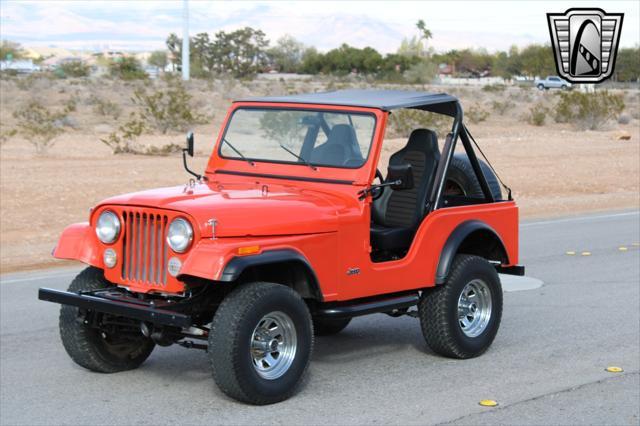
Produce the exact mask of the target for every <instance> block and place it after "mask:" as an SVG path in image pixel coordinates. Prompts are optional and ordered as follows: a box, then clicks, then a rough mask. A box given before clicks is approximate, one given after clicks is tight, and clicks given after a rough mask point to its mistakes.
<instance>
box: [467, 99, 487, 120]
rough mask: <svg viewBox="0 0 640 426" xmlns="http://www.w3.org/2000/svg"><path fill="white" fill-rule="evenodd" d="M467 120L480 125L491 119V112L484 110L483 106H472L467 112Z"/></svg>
mask: <svg viewBox="0 0 640 426" xmlns="http://www.w3.org/2000/svg"><path fill="white" fill-rule="evenodd" d="M464 116H465V118H467V119H468V120H469V121H470V122H472V123H473V124H478V123H480V122H481V121H485V120H486V119H487V118H489V111H487V110H486V109H484V108H483V107H482V106H481V105H478V104H476V105H471V106H470V107H469V108H468V109H467V110H466V111H465V112H464Z"/></svg>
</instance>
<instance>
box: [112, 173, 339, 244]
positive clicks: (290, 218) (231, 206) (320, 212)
mask: <svg viewBox="0 0 640 426" xmlns="http://www.w3.org/2000/svg"><path fill="white" fill-rule="evenodd" d="M265 189H266V190H265ZM341 204H342V205H343V204H344V203H343V202H340V198H339V197H336V196H332V195H331V194H327V193H324V192H319V191H315V190H310V189H305V188H298V187H293V186H283V185H272V184H269V185H263V184H259V185H258V184H224V185H218V184H217V183H201V184H196V185H194V186H193V187H186V186H176V187H169V188H158V189H152V190H148V191H142V192H135V193H130V194H124V195H119V196H116V197H112V198H109V199H106V200H104V201H103V202H101V203H100V205H128V206H138V207H150V208H157V209H164V210H173V211H179V212H181V213H184V214H185V215H186V216H189V217H191V219H192V220H193V221H195V222H196V223H195V224H194V226H196V224H197V226H198V228H199V229H200V235H201V237H203V238H206V237H211V227H210V226H209V225H208V224H207V222H209V221H210V220H211V219H215V220H216V221H217V224H216V228H215V229H216V232H215V234H216V235H215V236H216V237H243V236H265V235H299V234H315V233H324V232H334V231H336V230H337V227H338V215H337V212H338V210H339V209H340V207H341V206H340V205H341Z"/></svg>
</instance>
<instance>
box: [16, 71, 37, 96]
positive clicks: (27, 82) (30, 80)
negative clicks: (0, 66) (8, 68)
mask: <svg viewBox="0 0 640 426" xmlns="http://www.w3.org/2000/svg"><path fill="white" fill-rule="evenodd" d="M38 78H39V77H38V75H37V74H29V75H28V76H26V77H18V78H16V80H15V81H16V87H17V88H18V89H20V90H24V91H26V92H28V91H29V90H31V89H32V88H33V84H34V83H35V82H36V79H38Z"/></svg>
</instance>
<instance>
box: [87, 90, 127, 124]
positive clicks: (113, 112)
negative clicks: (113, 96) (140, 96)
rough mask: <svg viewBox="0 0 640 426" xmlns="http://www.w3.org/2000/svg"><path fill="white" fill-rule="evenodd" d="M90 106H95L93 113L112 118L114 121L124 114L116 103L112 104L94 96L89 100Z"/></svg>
mask: <svg viewBox="0 0 640 426" xmlns="http://www.w3.org/2000/svg"><path fill="white" fill-rule="evenodd" d="M89 104H90V105H93V112H94V113H96V114H97V115H101V116H103V117H111V118H113V119H114V120H117V119H118V118H120V114H122V108H121V107H120V105H118V104H116V103H115V102H111V101H110V100H108V99H102V98H99V97H98V96H96V95H92V96H91V97H90V98H89Z"/></svg>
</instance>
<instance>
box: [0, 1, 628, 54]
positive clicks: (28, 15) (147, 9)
mask: <svg viewBox="0 0 640 426" xmlns="http://www.w3.org/2000/svg"><path fill="white" fill-rule="evenodd" d="M597 4H598V3H593V2H588V3H585V2H572V3H565V2H537V1H531V2H491V1H483V2H453V3H452V2H405V1H394V2H390V1H387V2H385V1H375V2H360V1H355V2H349V1H341V2H332V1H325V2H318V1H300V2H288V1H283V2H266V3H265V2H236V1H190V3H189V7H190V25H191V34H196V33H198V32H209V33H213V32H216V31H219V30H233V29H237V28H240V27H242V26H251V27H254V28H260V29H262V30H263V31H264V32H265V33H266V34H267V36H268V38H269V39H271V40H276V39H278V38H279V37H281V36H283V35H284V34H291V35H293V36H294V37H295V38H297V39H299V40H301V41H302V42H304V43H305V44H307V45H313V46H316V47H318V48H319V49H320V50H328V49H331V48H334V47H337V46H339V45H341V44H342V43H348V44H350V45H353V46H357V47H364V46H371V47H373V48H375V49H377V50H379V51H381V52H393V51H395V50H396V48H397V47H398V45H399V44H400V42H401V41H402V39H403V38H404V37H411V36H413V35H415V34H416V29H415V21H417V19H419V18H422V19H425V21H426V22H427V25H428V26H429V28H430V29H431V30H432V32H433V34H434V36H433V39H432V40H430V42H429V45H430V46H432V47H434V48H435V49H436V50H439V51H442V50H448V49H453V48H456V49H460V48H465V47H484V48H487V49H488V50H498V49H500V50H502V49H507V48H508V47H509V46H510V45H512V44H516V45H525V44H529V43H532V42H536V43H546V42H548V37H549V36H548V30H547V26H546V25H547V24H546V16H545V14H546V12H548V11H564V10H565V9H567V8H569V7H571V6H573V7H575V6H594V5H597ZM606 8H607V10H610V11H616V12H618V11H622V12H625V13H626V16H625V22H624V26H623V34H622V40H621V44H622V45H626V46H633V45H635V44H638V43H639V42H640V41H639V36H638V34H639V33H640V30H639V29H638V28H639V26H640V24H639V20H640V19H639V15H640V8H639V4H638V3H637V2H609V3H607V6H606ZM182 11H183V2H182V1H179V0H167V1H24V2H17V1H7V0H0V36H1V37H2V38H7V39H12V40H15V41H18V42H21V43H25V44H39V45H57V46H62V47H73V48H85V49H95V48H103V47H105V46H109V47H117V48H119V49H130V50H148V49H156V48H162V47H163V46H164V41H165V39H166V37H167V35H168V34H169V33H171V32H176V33H178V34H181V32H182Z"/></svg>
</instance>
